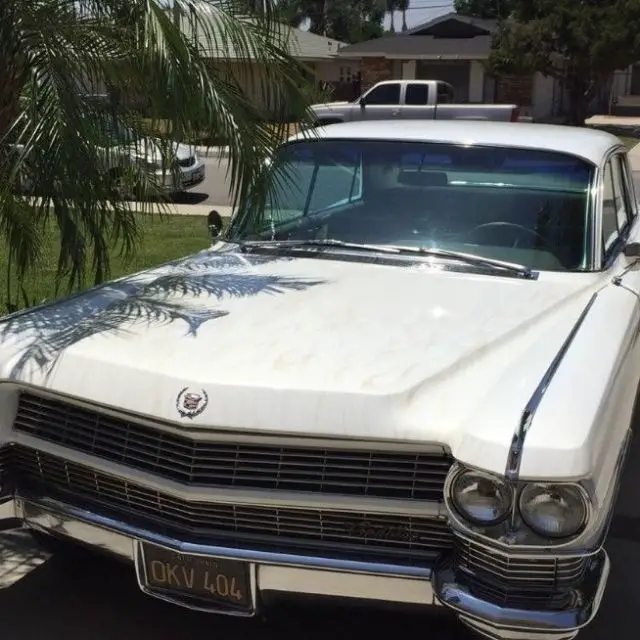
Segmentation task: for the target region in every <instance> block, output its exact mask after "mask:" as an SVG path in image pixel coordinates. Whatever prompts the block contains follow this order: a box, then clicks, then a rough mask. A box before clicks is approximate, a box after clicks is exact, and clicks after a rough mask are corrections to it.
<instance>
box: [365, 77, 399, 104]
mask: <svg viewBox="0 0 640 640" xmlns="http://www.w3.org/2000/svg"><path fill="white" fill-rule="evenodd" d="M366 100H367V104H368V105H369V104H371V105H376V104H380V105H382V104H392V105H393V104H400V84H399V83H397V82H392V83H390V84H381V85H380V86H379V87H376V88H375V89H372V90H371V91H370V92H369V93H368V94H367V96H366Z"/></svg>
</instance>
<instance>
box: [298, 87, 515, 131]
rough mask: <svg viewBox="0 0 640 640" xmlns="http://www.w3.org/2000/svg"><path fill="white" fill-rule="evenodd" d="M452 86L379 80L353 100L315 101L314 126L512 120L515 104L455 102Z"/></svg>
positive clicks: (312, 110)
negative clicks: (405, 121)
mask: <svg viewBox="0 0 640 640" xmlns="http://www.w3.org/2000/svg"><path fill="white" fill-rule="evenodd" d="M454 96H455V93H454V89H453V87H452V86H451V85H450V84H447V83H446V82H442V81H440V80H387V81H385V82H379V83H378V84H376V85H374V86H373V87H371V89H369V90H368V91H367V92H366V93H364V94H362V96H360V97H359V98H358V99H357V100H355V101H354V102H329V103H327V104H314V105H312V106H311V107H310V108H309V110H310V112H311V115H312V118H313V122H314V124H315V126H324V125H328V124H336V123H338V122H353V121H355V120H389V119H396V118H397V119H400V120H494V121H498V122H509V121H511V122H515V121H517V120H518V119H519V116H520V113H519V108H518V106H517V105H515V104H454V99H455V97H454Z"/></svg>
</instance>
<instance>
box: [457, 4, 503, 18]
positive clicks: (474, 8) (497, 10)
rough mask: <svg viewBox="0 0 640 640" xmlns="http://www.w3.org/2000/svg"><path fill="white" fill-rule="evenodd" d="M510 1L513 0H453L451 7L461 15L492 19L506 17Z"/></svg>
mask: <svg viewBox="0 0 640 640" xmlns="http://www.w3.org/2000/svg"><path fill="white" fill-rule="evenodd" d="M512 3H513V0H454V2H453V8H454V10H455V12H456V13H459V14H460V15H463V16H469V17H471V18H485V19H489V20H493V19H500V18H506V17H507V16H508V15H509V12H510V10H511V4H512Z"/></svg>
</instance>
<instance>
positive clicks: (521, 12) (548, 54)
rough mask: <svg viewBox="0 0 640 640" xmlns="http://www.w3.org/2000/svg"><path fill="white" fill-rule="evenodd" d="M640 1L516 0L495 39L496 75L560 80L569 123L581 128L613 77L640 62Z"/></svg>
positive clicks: (493, 60) (493, 66) (494, 68)
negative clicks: (532, 75)
mask: <svg viewBox="0 0 640 640" xmlns="http://www.w3.org/2000/svg"><path fill="white" fill-rule="evenodd" d="M639 24H640V0H514V1H513V4H512V11H511V14H510V16H509V17H508V18H507V19H506V20H504V21H503V22H502V23H501V26H500V28H499V29H498V31H497V33H496V34H495V36H494V39H493V51H492V54H491V57H490V61H489V62H490V66H491V67H492V69H493V71H494V72H495V73H498V74H499V73H514V72H515V73H532V72H535V71H538V72H540V73H542V74H544V75H545V76H550V77H553V78H556V79H559V80H561V81H562V83H563V86H564V87H565V88H566V91H567V94H568V102H569V109H568V114H567V122H568V123H569V124H575V125H582V124H584V121H585V119H586V118H587V116H588V111H589V104H590V102H591V100H592V99H593V97H594V96H595V95H596V92H597V91H598V89H599V88H601V87H603V86H606V83H607V82H608V81H609V79H610V78H611V74H612V73H613V72H614V71H616V70H617V69H624V68H626V67H627V66H629V65H630V64H632V63H634V62H636V61H637V60H638V59H640V32H639V31H638V25H639Z"/></svg>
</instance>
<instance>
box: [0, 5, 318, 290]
mask: <svg viewBox="0 0 640 640" xmlns="http://www.w3.org/2000/svg"><path fill="white" fill-rule="evenodd" d="M1 4H3V8H1V9H0V34H3V38H4V39H3V41H2V42H0V67H2V68H3V69H6V70H7V77H8V78H11V79H13V82H12V83H10V84H9V91H10V92H12V93H10V94H9V95H8V96H6V95H5V96H3V100H2V101H0V184H6V185H9V184H11V185H15V183H16V181H17V180H19V179H21V177H22V176H25V175H26V176H28V178H29V181H30V183H31V187H32V188H33V190H34V191H35V193H36V194H37V195H38V196H39V199H38V200H35V201H33V202H29V206H30V212H31V215H30V217H29V221H28V223H27V222H26V211H27V210H26V209H25V200H24V199H23V198H22V196H21V195H20V194H17V193H14V192H11V191H9V190H8V189H4V191H3V192H2V194H1V195H0V198H1V200H0V236H1V240H2V241H4V242H5V243H6V244H7V246H11V247H12V249H11V251H10V252H9V254H8V255H9V257H10V262H11V269H12V271H11V273H12V274H14V276H15V278H17V279H18V280H20V279H21V278H22V277H23V276H24V274H25V271H26V270H27V269H29V268H30V267H31V266H32V265H33V263H34V262H35V261H37V259H38V256H39V253H38V252H39V249H38V247H39V246H41V244H42V233H43V231H42V230H43V229H45V228H46V227H47V225H46V224H45V222H47V221H50V220H53V221H54V222H55V224H56V226H57V227H58V228H59V230H60V248H59V256H58V281H59V282H60V286H61V288H62V289H63V290H65V291H72V290H74V289H77V288H79V287H81V286H84V284H85V282H86V281H87V280H88V279H89V280H91V281H93V282H95V283H98V282H102V281H104V280H105V279H107V278H108V277H109V267H110V263H109V257H110V254H111V252H112V251H113V250H114V247H118V249H119V250H120V251H121V252H124V253H125V254H130V253H132V252H134V251H135V249H136V246H137V242H138V240H139V230H138V225H137V224H136V218H135V216H134V215H133V213H132V209H131V207H130V206H129V205H128V204H127V203H125V202H122V201H121V199H120V197H119V194H117V193H114V189H113V184H112V182H113V179H114V176H113V175H110V173H109V171H107V170H105V167H109V166H110V161H111V158H112V154H113V151H112V150H111V147H106V146H105V145H104V140H103V139H102V138H101V131H100V126H99V122H98V118H97V116H96V113H95V109H94V108H92V107H91V105H89V104H88V103H87V101H86V99H84V98H83V97H82V95H81V94H82V93H83V92H86V91H87V90H89V89H91V88H92V87H93V88H95V86H96V84H101V85H104V86H106V87H108V88H109V93H110V95H111V96H113V97H114V101H113V104H112V106H113V108H114V109H117V112H118V116H119V118H121V119H122V121H123V122H124V123H125V124H126V125H127V127H126V129H127V131H130V132H131V131H132V132H133V134H134V135H135V136H140V135H141V134H142V133H144V131H143V128H142V123H141V120H140V117H139V114H138V113H137V112H136V111H135V110H133V109H131V108H129V107H128V106H127V103H126V101H120V102H119V103H118V100H117V96H127V95H131V94H135V93H139V94H143V95H145V96H146V97H147V99H148V102H149V110H150V113H151V114H152V115H158V114H162V115H163V116H164V117H167V116H168V118H169V120H170V121H171V123H172V127H171V131H173V133H174V136H175V137H180V133H179V132H189V130H190V128H192V127H193V126H194V123H197V126H198V127H199V128H200V129H204V130H205V131H207V132H211V133H212V134H215V135H216V136H218V137H222V138H224V139H225V140H226V144H227V145H228V146H229V148H230V154H229V158H230V171H229V180H230V183H231V189H232V192H233V194H234V199H235V200H236V202H237V203H242V202H244V201H246V200H247V199H248V197H249V194H250V192H251V191H252V189H253V190H254V191H255V189H256V188H257V187H256V185H257V177H258V176H259V175H260V172H261V171H262V169H263V161H264V158H266V157H269V156H270V155H271V153H272V152H273V149H274V147H275V146H276V145H277V144H278V143H279V142H280V141H281V140H282V138H283V137H284V131H285V129H284V128H285V126H286V123H285V121H284V120H285V118H284V115H285V112H286V113H287V114H293V115H294V116H295V117H296V119H298V120H300V121H303V122H304V121H305V118H306V107H307V101H308V95H309V91H308V89H309V85H308V81H307V80H306V79H305V73H304V72H305V69H304V67H303V65H301V64H300V63H299V62H298V61H297V60H296V59H295V58H294V56H293V55H292V52H290V51H289V50H288V48H287V44H286V40H287V38H286V37H285V36H286V34H285V32H284V31H283V27H282V25H281V24H280V23H279V22H278V16H279V13H278V10H277V4H276V3H275V2H274V0H265V1H264V2H262V3H247V2H246V0H175V7H176V11H177V13H179V15H180V16H181V19H180V21H179V22H177V21H175V20H174V19H173V16H172V14H171V13H170V12H169V11H167V7H166V5H165V3H164V2H163V1H162V0H127V2H124V0H99V1H98V0H81V1H78V0H21V2H19V3H8V4H7V3H1ZM4 5H6V6H4ZM9 5H10V6H9ZM5 36H6V37H5ZM212 60H213V62H215V63H221V64H222V63H226V61H228V60H234V61H236V63H234V68H233V70H229V69H226V70H224V69H223V70H221V69H220V68H219V67H220V65H218V67H216V65H212ZM223 66H224V65H223ZM256 92H257V93H258V94H260V95H262V97H263V102H264V103H265V104H268V105H269V106H270V112H271V113H269V114H267V113H266V110H265V107H264V106H263V105H262V104H260V103H254V102H253V101H252V100H251V96H250V94H255V93H256ZM3 105H4V106H3ZM268 116H272V117H275V118H276V119H277V120H278V121H279V126H276V127H274V126H273V125H272V123H270V122H269V121H268ZM128 135H129V134H128ZM115 142H116V143H117V145H118V146H126V145H128V144H130V143H131V140H130V139H129V138H127V137H126V136H125V134H124V133H123V134H119V133H118V134H117V139H116V140H115ZM172 144H173V141H172V140H167V141H165V142H164V143H163V145H164V152H163V153H164V155H165V156H167V155H168V154H169V152H170V150H171V145H172ZM119 179H121V180H125V181H126V183H127V184H128V185H129V186H131V187H132V188H133V187H135V191H136V193H138V195H139V196H140V199H141V203H139V204H138V206H137V209H138V210H142V212H143V213H145V212H150V211H151V208H150V206H148V205H147V204H145V203H147V202H148V201H149V200H150V199H152V198H153V199H155V200H156V201H157V200H160V203H161V208H162V206H163V204H166V197H165V196H164V194H163V193H162V192H161V191H159V189H158V187H157V185H155V183H154V182H153V181H152V180H151V179H150V178H149V176H148V175H147V174H146V172H145V171H144V170H141V169H140V168H139V167H138V168H136V166H132V167H130V168H129V167H128V168H127V170H126V171H125V172H123V174H122V176H119ZM147 207H148V208H147ZM164 211H168V207H165V208H164ZM20 212H21V213H20ZM27 224H28V226H29V228H28V230H26V229H27V227H26V226H25V225H27ZM38 234H40V235H39V237H38ZM18 237H20V238H22V239H21V240H20V241H18V242H17V243H16V238H18Z"/></svg>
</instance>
